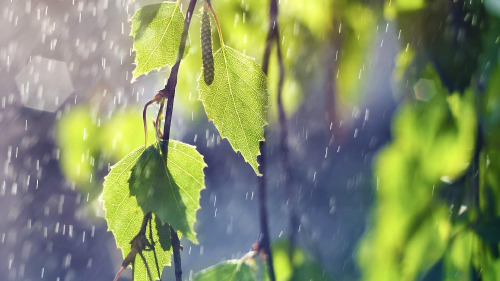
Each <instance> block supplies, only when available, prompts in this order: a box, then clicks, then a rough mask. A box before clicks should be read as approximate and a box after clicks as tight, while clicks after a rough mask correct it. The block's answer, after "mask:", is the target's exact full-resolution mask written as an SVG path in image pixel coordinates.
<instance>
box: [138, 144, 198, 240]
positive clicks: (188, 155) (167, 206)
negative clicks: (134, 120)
mask: <svg viewBox="0 0 500 281" xmlns="http://www.w3.org/2000/svg"><path fill="white" fill-rule="evenodd" d="M204 167H206V164H205V162H204V161H203V156H202V155H201V154H200V153H198V151H196V149H195V147H194V146H191V145H187V144H184V143H181V142H177V141H172V140H171V141H170V142H169V144H168V157H167V165H165V161H164V160H163V156H162V154H161V151H160V145H159V144H155V145H151V146H149V147H147V148H146V149H145V150H144V151H143V153H142V155H141V156H140V157H139V159H138V160H137V163H136V164H135V165H134V167H133V168H132V174H131V176H130V180H129V184H130V193H131V194H132V195H135V196H136V197H137V203H138V204H139V205H140V206H141V208H142V210H143V211H144V212H153V213H155V214H156V215H157V216H158V217H159V218H160V220H161V221H162V222H163V223H169V224H170V225H172V227H173V228H174V229H176V230H177V231H180V232H181V233H182V234H183V235H185V236H186V238H188V239H189V240H191V241H193V242H194V243H197V242H198V241H197V239H196V233H195V232H194V223H195V221H196V210H198V209H199V208H200V204H199V199H200V191H201V190H202V189H203V188H205V181H204V174H203V168H204Z"/></svg>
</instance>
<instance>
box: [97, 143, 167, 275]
mask: <svg viewBox="0 0 500 281" xmlns="http://www.w3.org/2000/svg"><path fill="white" fill-rule="evenodd" d="M143 151H144V147H141V148H138V149H136V150H134V151H132V152H131V153H130V154H128V155H127V156H125V157H124V158H123V159H122V160H120V161H119V162H118V163H116V164H115V165H114V166H113V167H111V171H110V172H109V174H108V175H107V176H106V178H105V180H104V189H103V192H102V195H101V200H102V201H104V209H105V211H106V212H105V219H106V222H107V224H108V230H110V231H112V232H113V235H114V237H115V240H116V245H117V246H118V248H120V249H121V250H122V255H123V257H124V258H125V256H126V255H127V254H128V253H129V252H130V241H131V240H132V239H133V238H134V237H135V236H136V235H137V233H138V232H139V230H140V228H141V224H142V220H143V217H144V215H145V213H144V212H143V211H142V209H141V207H139V205H138V204H137V200H136V198H135V196H130V194H129V187H128V179H129V177H130V173H131V170H132V167H134V165H135V164H136V162H137V160H138V159H139V157H140V156H141V154H142V153H143ZM153 217H154V215H153ZM156 222H158V219H153V220H152V226H153V241H154V242H155V243H156V254H157V257H158V264H159V265H160V267H161V268H160V272H161V271H162V269H163V266H165V265H170V256H171V247H170V236H169V234H170V233H169V232H168V228H169V227H168V224H165V225H163V226H160V225H159V224H157V223H156ZM147 237H148V238H149V227H148V230H147ZM143 254H144V257H145V258H146V261H147V263H148V266H149V269H150V272H151V275H152V276H153V278H156V279H158V278H159V276H158V273H157V270H156V263H155V259H154V255H153V252H152V251H143ZM135 280H136V281H141V280H144V281H146V280H149V279H148V275H147V272H146V267H145V266H144V264H143V262H142V260H141V258H140V257H138V256H137V257H136V261H135Z"/></svg>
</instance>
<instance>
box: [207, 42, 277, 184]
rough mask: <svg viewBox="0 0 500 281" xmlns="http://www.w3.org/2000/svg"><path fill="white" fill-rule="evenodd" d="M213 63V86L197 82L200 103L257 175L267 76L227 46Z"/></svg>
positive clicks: (222, 48)
mask: <svg viewBox="0 0 500 281" xmlns="http://www.w3.org/2000/svg"><path fill="white" fill-rule="evenodd" d="M214 61H215V79H214V82H213V83H212V84H211V85H210V86H209V85H207V84H205V82H204V81H203V80H204V78H203V74H202V75H201V77H200V80H199V82H198V89H199V91H200V99H201V100H202V101H203V105H204V106H205V111H206V113H207V116H208V118H209V119H210V120H212V121H213V122H214V124H215V126H216V127H217V129H218V130H219V133H220V135H221V137H223V138H227V139H228V140H229V143H230V144H231V146H232V147H233V149H234V150H235V151H240V152H241V154H242V155H243V157H244V158H245V161H246V162H248V163H249V164H250V165H251V166H252V168H253V169H254V171H255V173H257V174H258V175H260V174H259V172H258V166H259V165H258V163H257V156H258V155H260V151H259V142H260V141H264V126H265V125H266V124H267V122H266V118H265V112H266V107H267V102H268V97H267V82H266V76H265V75H264V73H263V72H262V70H261V69H260V66H259V65H258V64H257V63H256V62H255V60H254V59H252V58H250V57H247V56H245V55H243V54H241V53H239V52H238V51H236V50H234V49H232V48H230V47H227V46H223V47H221V48H220V49H219V50H218V51H217V52H216V53H215V54H214Z"/></svg>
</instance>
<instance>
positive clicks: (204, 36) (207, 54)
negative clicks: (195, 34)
mask: <svg viewBox="0 0 500 281" xmlns="http://www.w3.org/2000/svg"><path fill="white" fill-rule="evenodd" d="M201 55H202V60H203V78H204V80H205V83H207V85H210V84H212V82H213V81H214V56H213V54H212V30H211V28H210V16H209V15H208V11H207V9H206V8H204V9H203V15H202V17H201Z"/></svg>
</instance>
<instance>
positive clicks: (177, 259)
mask: <svg viewBox="0 0 500 281" xmlns="http://www.w3.org/2000/svg"><path fill="white" fill-rule="evenodd" d="M195 6H196V0H191V1H190V2H189V6H188V9H187V12H186V17H185V18H184V29H183V31H182V37H181V43H180V45H179V53H178V54H177V62H176V63H175V64H174V66H173V67H172V69H171V71H170V76H169V77H168V81H167V84H166V85H165V88H164V89H162V90H161V91H160V92H163V94H164V95H165V96H166V98H167V106H166V109H165V124H164V125H163V137H162V143H161V151H162V155H163V158H164V160H165V161H166V159H167V154H168V142H169V140H170V127H171V125H172V113H173V109H174V98H175V88H176V86H177V76H178V73H179V65H180V63H181V60H182V56H183V54H184V50H185V49H186V40H187V36H188V31H189V25H190V24H191V18H192V16H193V13H194V8H195ZM170 236H171V239H172V250H173V252H174V267H175V280H176V281H181V280H182V265H181V254H180V250H181V246H180V242H179V236H178V235H177V232H176V231H175V229H174V228H173V227H172V226H170Z"/></svg>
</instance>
